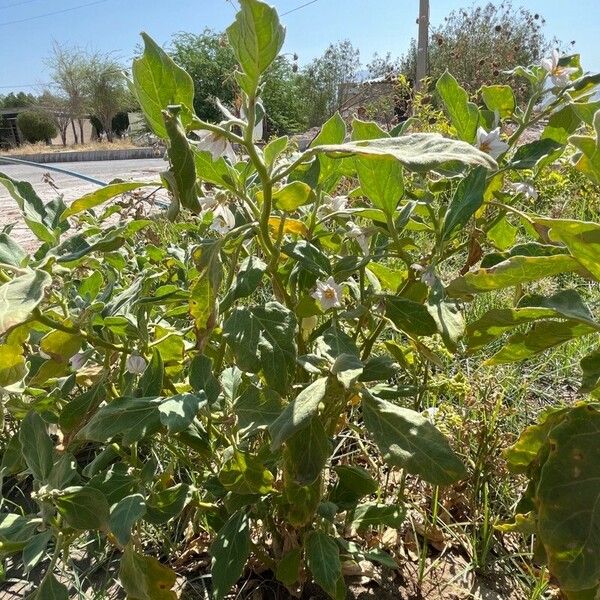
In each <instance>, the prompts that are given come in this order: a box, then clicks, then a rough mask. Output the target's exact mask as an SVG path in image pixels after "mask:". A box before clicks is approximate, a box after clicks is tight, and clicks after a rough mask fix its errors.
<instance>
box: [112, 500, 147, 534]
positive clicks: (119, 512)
mask: <svg viewBox="0 0 600 600" xmlns="http://www.w3.org/2000/svg"><path fill="white" fill-rule="evenodd" d="M145 513H146V502H145V500H144V496H142V494H132V495H131V496H125V498H123V499H122V500H120V501H119V502H117V504H115V505H114V506H113V507H112V508H111V511H110V519H109V523H110V530H111V531H112V532H113V533H114V534H115V537H116V538H117V540H118V542H119V544H121V545H123V546H125V545H126V544H128V543H129V540H130V539H131V530H132V529H133V527H134V525H135V524H136V523H137V522H138V521H139V520H140V519H141V518H142V517H143V516H144V514H145Z"/></svg>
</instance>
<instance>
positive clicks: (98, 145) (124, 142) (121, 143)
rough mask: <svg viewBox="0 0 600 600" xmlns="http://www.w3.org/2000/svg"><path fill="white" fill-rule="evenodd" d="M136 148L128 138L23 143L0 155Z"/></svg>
mask: <svg viewBox="0 0 600 600" xmlns="http://www.w3.org/2000/svg"><path fill="white" fill-rule="evenodd" d="M129 148H136V145H135V144H134V143H133V142H132V141H131V140H130V139H128V138H120V139H115V141H114V142H103V141H94V142H89V143H87V144H83V145H81V144H73V145H71V146H63V145H62V144H54V145H52V146H48V145H47V144H45V143H44V142H38V143H37V144H22V145H21V146H17V147H16V148H11V149H10V150H4V151H2V152H0V156H20V155H30V154H41V153H45V152H79V151H82V152H88V151H92V150H127V149H129Z"/></svg>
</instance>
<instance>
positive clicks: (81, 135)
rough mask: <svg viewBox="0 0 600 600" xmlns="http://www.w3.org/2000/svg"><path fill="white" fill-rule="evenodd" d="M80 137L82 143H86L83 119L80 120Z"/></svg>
mask: <svg viewBox="0 0 600 600" xmlns="http://www.w3.org/2000/svg"><path fill="white" fill-rule="evenodd" d="M79 137H80V139H81V143H82V144H83V143H84V139H83V138H84V135H83V119H79Z"/></svg>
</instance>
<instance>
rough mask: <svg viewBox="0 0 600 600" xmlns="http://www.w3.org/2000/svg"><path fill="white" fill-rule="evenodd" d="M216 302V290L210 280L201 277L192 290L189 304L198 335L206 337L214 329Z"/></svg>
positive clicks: (203, 276) (204, 276)
mask: <svg viewBox="0 0 600 600" xmlns="http://www.w3.org/2000/svg"><path fill="white" fill-rule="evenodd" d="M216 302H217V298H216V290H215V289H214V288H213V286H212V283H211V281H210V278H209V277H207V276H206V275H200V277H198V279H197V280H196V281H195V283H194V285H193V286H192V288H191V289H190V302H189V312H190V316H191V317H192V319H193V320H194V327H195V328H196V331H197V332H198V334H200V335H204V334H206V333H207V332H210V330H211V329H212V328H213V327H214V320H215V315H216Z"/></svg>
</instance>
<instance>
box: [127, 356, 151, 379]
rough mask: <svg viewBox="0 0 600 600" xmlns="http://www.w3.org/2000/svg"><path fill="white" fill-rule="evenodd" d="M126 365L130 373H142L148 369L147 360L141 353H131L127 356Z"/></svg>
mask: <svg viewBox="0 0 600 600" xmlns="http://www.w3.org/2000/svg"><path fill="white" fill-rule="evenodd" d="M125 367H126V368H127V372H128V373H131V374H132V375H140V374H141V373H143V372H144V371H145V370H146V360H145V359H144V358H143V357H142V356H140V355H139V354H131V355H130V356H128V357H127V362H126V364H125Z"/></svg>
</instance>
